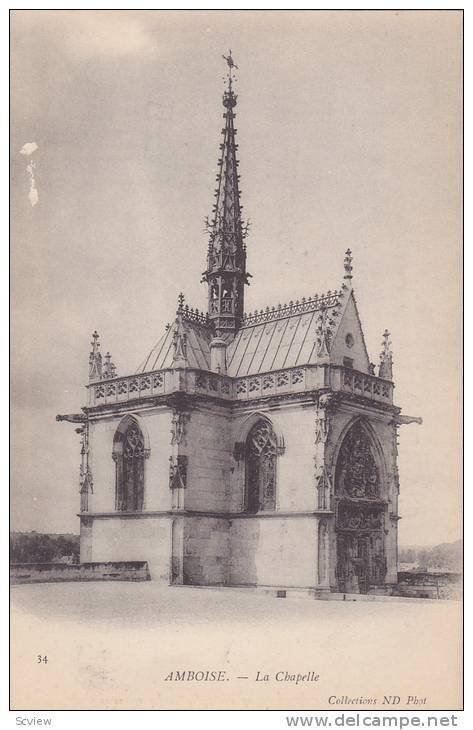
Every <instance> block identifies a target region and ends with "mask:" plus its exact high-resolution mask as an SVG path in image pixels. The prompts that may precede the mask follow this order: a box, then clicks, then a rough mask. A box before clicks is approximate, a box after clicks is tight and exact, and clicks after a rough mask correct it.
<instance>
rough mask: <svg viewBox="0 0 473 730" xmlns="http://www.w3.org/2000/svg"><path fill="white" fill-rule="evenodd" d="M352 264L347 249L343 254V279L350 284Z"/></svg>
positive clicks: (351, 258) (349, 252)
mask: <svg viewBox="0 0 473 730" xmlns="http://www.w3.org/2000/svg"><path fill="white" fill-rule="evenodd" d="M352 262H353V257H352V255H351V251H350V249H349V248H347V250H346V252H345V260H344V262H343V266H344V268H345V276H344V277H343V278H344V279H348V281H349V282H351V280H352V278H353V277H352V271H353V266H352Z"/></svg>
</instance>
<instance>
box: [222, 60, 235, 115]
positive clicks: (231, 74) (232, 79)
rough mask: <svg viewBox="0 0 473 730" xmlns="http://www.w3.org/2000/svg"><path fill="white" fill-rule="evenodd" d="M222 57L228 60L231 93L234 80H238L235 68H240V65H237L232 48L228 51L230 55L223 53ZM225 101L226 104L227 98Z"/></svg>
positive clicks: (228, 78) (229, 90) (227, 77)
mask: <svg viewBox="0 0 473 730" xmlns="http://www.w3.org/2000/svg"><path fill="white" fill-rule="evenodd" d="M222 58H223V59H224V60H225V61H226V62H227V66H228V73H227V76H226V79H227V81H228V92H229V94H231V93H232V83H233V82H234V81H236V78H235V74H234V73H233V69H234V68H238V66H237V65H236V63H235V61H234V60H233V58H232V52H231V50H229V51H228V56H223V55H222ZM223 103H224V105H225V106H226V104H225V100H224V102H223ZM235 104H236V100H235ZM235 104H233V105H232V106H235Z"/></svg>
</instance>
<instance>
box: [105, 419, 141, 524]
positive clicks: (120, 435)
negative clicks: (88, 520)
mask: <svg viewBox="0 0 473 730" xmlns="http://www.w3.org/2000/svg"><path fill="white" fill-rule="evenodd" d="M145 456H146V453H145V445H144V437H143V433H142V431H141V429H140V427H139V426H138V424H137V423H136V421H134V420H130V422H129V424H128V426H127V427H126V430H125V431H123V432H121V431H120V430H118V431H117V433H116V434H115V439H114V454H113V458H114V460H115V464H116V492H115V495H116V496H115V508H116V509H117V510H118V511H121V512H139V511H141V510H142V509H143V496H144V460H145Z"/></svg>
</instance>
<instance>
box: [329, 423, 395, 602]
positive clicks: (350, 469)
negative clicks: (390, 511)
mask: <svg viewBox="0 0 473 730" xmlns="http://www.w3.org/2000/svg"><path fill="white" fill-rule="evenodd" d="M335 501H336V521H335V529H336V534H337V582H338V590H339V591H340V592H342V593H368V592H369V591H370V590H372V589H374V588H376V587H381V586H382V585H383V584H384V579H385V576H386V559H385V552H384V519H385V517H384V516H385V509H386V503H385V501H384V500H383V495H382V484H381V476H380V468H379V466H378V462H377V459H376V457H375V448H374V444H373V441H372V439H371V436H370V434H369V431H368V430H367V429H366V428H365V426H364V425H363V423H362V421H357V422H356V423H355V424H354V425H353V426H352V427H351V429H350V430H349V431H348V433H347V434H346V436H345V438H344V440H343V442H342V446H341V448H340V451H339V455H338V459H337V466H336V470H335Z"/></svg>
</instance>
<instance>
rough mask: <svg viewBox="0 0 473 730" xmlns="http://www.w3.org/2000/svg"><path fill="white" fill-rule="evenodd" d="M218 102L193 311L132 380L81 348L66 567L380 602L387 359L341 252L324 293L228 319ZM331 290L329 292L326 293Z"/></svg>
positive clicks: (229, 275)
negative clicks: (97, 566)
mask: <svg viewBox="0 0 473 730" xmlns="http://www.w3.org/2000/svg"><path fill="white" fill-rule="evenodd" d="M227 62H228V66H229V73H228V83H227V87H226V91H225V93H224V95H223V106H224V110H225V111H224V118H225V126H224V128H223V130H222V134H223V138H222V143H221V145H220V158H219V160H218V176H217V181H218V187H217V190H216V202H215V206H214V209H213V214H212V217H211V219H210V220H208V221H207V224H208V225H207V227H208V233H209V244H208V252H207V262H206V268H205V271H204V273H203V280H204V281H205V283H206V285H207V291H208V302H207V311H206V312H205V313H201V312H199V311H198V310H196V309H193V308H190V307H189V306H188V304H186V303H185V299H184V296H183V295H182V294H181V295H179V298H178V307H177V311H176V315H175V319H174V321H173V323H172V325H171V326H169V325H168V326H167V328H166V331H165V332H164V335H163V337H162V338H161V340H160V341H159V343H158V345H157V346H156V347H155V348H154V349H153V350H152V352H150V353H149V355H148V356H147V358H146V359H145V360H144V363H143V365H142V366H141V368H140V369H139V371H138V372H136V373H134V374H131V375H127V376H120V377H118V375H117V373H116V369H115V366H114V365H113V363H112V362H111V358H110V355H109V354H108V353H107V354H106V355H105V357H104V358H102V356H101V353H100V346H99V337H98V335H97V333H96V332H94V335H93V340H92V351H91V353H90V358H89V383H88V385H87V386H86V387H87V393H88V398H87V405H86V406H85V407H84V408H83V409H82V412H81V413H80V414H71V415H65V416H58V417H57V418H58V420H68V421H71V422H74V423H79V424H80V426H79V428H78V429H77V430H78V432H79V433H80V434H81V438H82V448H81V466H80V513H79V519H80V556H81V562H103V561H124V560H125V561H131V560H146V561H147V562H148V565H149V568H150V572H151V576H152V579H154V580H158V581H164V582H165V583H171V584H191V585H192V584H194V585H228V586H241V585H244V586H274V587H288V588H290V587H292V588H304V589H312V590H313V591H314V593H315V594H316V595H317V594H323V593H326V592H328V591H333V592H348V593H358V592H360V593H368V592H375V593H377V592H384V593H386V592H389V591H390V590H391V589H392V587H393V586H394V585H395V584H396V583H397V534H398V520H399V514H398V494H399V478H398V467H397V443H398V440H397V429H398V426H399V425H400V424H401V423H408V422H410V421H412V420H416V421H420V419H413V418H409V417H404V416H401V415H400V408H398V407H397V406H395V405H394V404H393V388H394V385H393V371H392V353H391V347H390V341H389V333H388V332H387V331H385V332H384V335H383V343H382V350H381V355H380V358H379V364H378V365H377V367H375V366H374V365H373V364H372V363H371V362H370V359H369V357H368V352H367V349H366V345H365V340H364V336H363V330H362V326H361V322H360V317H359V313H358V309H357V305H356V300H355V294H354V289H353V278H352V256H351V252H350V250H347V252H346V255H345V259H344V268H343V272H342V273H341V282H340V288H338V289H335V290H332V291H327V292H326V293H325V294H319V295H315V296H311V297H309V298H302V299H300V300H299V301H296V302H289V304H287V305H284V306H281V305H277V306H268V307H266V309H264V310H262V311H257V312H254V313H251V314H245V310H244V297H245V286H246V285H247V284H248V277H249V276H250V274H249V273H248V272H247V251H246V245H245V240H246V237H247V234H248V227H247V226H246V225H245V224H244V222H243V220H242V214H241V211H242V208H241V205H240V192H239V174H238V160H237V149H238V146H237V144H236V143H235V134H236V129H235V128H234V120H235V107H236V105H237V95H236V94H235V92H234V88H233V82H234V77H233V67H234V64H233V60H232V58H231V54H230V55H229V57H228V58H227ZM342 275H343V279H342Z"/></svg>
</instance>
